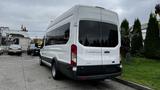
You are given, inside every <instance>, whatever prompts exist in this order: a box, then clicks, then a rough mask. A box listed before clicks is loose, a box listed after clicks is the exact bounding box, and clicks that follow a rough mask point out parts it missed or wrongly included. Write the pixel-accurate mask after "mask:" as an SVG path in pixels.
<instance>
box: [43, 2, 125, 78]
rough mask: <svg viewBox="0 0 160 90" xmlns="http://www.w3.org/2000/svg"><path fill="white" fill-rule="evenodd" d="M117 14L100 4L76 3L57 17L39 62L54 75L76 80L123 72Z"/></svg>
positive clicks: (103, 76) (48, 31)
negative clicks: (94, 5) (96, 5)
mask: <svg viewBox="0 0 160 90" xmlns="http://www.w3.org/2000/svg"><path fill="white" fill-rule="evenodd" d="M118 22H119V20H118V15H117V13H115V12H112V11H109V10H106V9H104V8H101V7H92V6H82V5H77V6H74V7H73V8H71V9H70V10H68V11H67V12H65V13H64V14H62V15H61V16H60V17H58V18H57V19H55V20H54V21H53V22H51V24H50V25H49V27H48V28H47V32H46V35H45V40H44V42H45V45H44V47H43V48H42V49H41V51H40V65H43V64H47V65H49V66H51V69H52V70H51V71H52V76H53V78H54V79H59V78H60V74H64V75H66V76H67V77H69V78H72V79H75V80H88V79H106V78H112V77H116V76H119V75H121V67H122V66H121V62H120V31H119V30H118Z"/></svg>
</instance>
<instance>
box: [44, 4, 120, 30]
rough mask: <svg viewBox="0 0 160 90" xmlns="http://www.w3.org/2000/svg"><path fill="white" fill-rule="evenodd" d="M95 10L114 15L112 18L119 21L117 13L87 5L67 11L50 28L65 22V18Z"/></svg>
mask: <svg viewBox="0 0 160 90" xmlns="http://www.w3.org/2000/svg"><path fill="white" fill-rule="evenodd" d="M93 9H102V10H104V11H105V12H108V13H110V14H112V15H111V16H113V17H114V16H116V17H117V20H118V14H117V13H116V12H113V11H111V10H108V9H105V8H102V7H98V6H85V5H75V6H74V7H72V8H71V9H69V10H67V11H66V12H65V13H63V14H62V15H60V16H58V17H57V18H56V19H55V20H54V21H51V23H50V24H49V26H48V28H47V29H49V28H50V27H52V26H53V25H55V24H57V23H58V22H60V21H62V20H64V19H65V18H67V17H69V16H71V15H73V14H76V13H78V12H83V10H86V11H87V10H93Z"/></svg>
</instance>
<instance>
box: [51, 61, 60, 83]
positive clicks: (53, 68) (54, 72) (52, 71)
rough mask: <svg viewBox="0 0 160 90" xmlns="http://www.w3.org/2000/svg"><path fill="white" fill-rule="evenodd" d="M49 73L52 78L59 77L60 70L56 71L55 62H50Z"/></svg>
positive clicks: (56, 78)
mask: <svg viewBox="0 0 160 90" xmlns="http://www.w3.org/2000/svg"><path fill="white" fill-rule="evenodd" d="M51 73H52V77H53V79H54V80H58V79H60V72H59V71H58V69H57V67H56V64H55V63H53V64H52V68H51Z"/></svg>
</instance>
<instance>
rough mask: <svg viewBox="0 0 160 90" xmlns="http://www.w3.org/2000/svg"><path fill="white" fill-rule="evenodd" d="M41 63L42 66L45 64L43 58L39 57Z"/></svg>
mask: <svg viewBox="0 0 160 90" xmlns="http://www.w3.org/2000/svg"><path fill="white" fill-rule="evenodd" d="M39 64H40V66H43V65H44V64H43V62H42V58H41V57H39Z"/></svg>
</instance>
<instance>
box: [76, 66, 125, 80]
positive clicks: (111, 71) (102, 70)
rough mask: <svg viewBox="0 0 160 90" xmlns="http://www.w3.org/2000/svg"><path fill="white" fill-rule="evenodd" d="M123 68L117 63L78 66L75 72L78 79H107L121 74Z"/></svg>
mask: <svg viewBox="0 0 160 90" xmlns="http://www.w3.org/2000/svg"><path fill="white" fill-rule="evenodd" d="M121 72H122V69H121V67H120V64H117V65H98V66H77V71H75V72H74V74H75V75H74V76H75V79H77V80H91V79H92V80H93V79H107V78H113V77H117V76H120V75H121Z"/></svg>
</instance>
